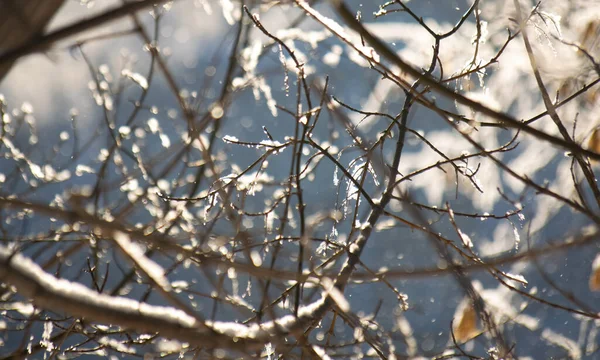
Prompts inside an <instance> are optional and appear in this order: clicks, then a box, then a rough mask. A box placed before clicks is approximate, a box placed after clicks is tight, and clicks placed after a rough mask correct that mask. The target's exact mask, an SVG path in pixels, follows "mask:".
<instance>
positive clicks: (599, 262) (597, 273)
mask: <svg viewBox="0 0 600 360" xmlns="http://www.w3.org/2000/svg"><path fill="white" fill-rule="evenodd" d="M589 284H590V290H592V291H600V254H598V255H596V259H594V262H593V263H592V274H591V275H590V283H589Z"/></svg>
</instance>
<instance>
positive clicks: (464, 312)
mask: <svg viewBox="0 0 600 360" xmlns="http://www.w3.org/2000/svg"><path fill="white" fill-rule="evenodd" d="M453 331H454V337H455V338H456V341H457V342H461V343H464V342H466V341H468V340H470V339H472V338H473V337H475V336H477V335H478V334H479V329H478V328H477V314H476V313H475V308H474V307H473V304H472V303H471V301H468V300H467V301H463V302H462V303H461V305H459V307H458V308H457V309H456V314H454V326H453Z"/></svg>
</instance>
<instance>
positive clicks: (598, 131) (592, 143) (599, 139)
mask: <svg viewBox="0 0 600 360" xmlns="http://www.w3.org/2000/svg"><path fill="white" fill-rule="evenodd" d="M588 149H589V150H591V151H593V152H596V153H600V128H595V129H594V130H593V131H592V136H590V139H589V140H588Z"/></svg>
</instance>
